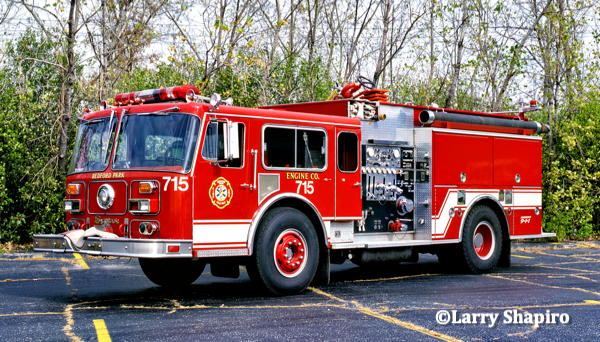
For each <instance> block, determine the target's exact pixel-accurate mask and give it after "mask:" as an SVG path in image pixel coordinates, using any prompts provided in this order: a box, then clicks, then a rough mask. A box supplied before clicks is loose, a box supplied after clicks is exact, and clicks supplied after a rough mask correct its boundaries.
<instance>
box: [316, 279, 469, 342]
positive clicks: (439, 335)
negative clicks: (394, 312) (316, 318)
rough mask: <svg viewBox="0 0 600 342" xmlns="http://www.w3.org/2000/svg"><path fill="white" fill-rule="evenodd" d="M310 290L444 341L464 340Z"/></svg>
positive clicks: (348, 307) (367, 313) (356, 303)
mask: <svg viewBox="0 0 600 342" xmlns="http://www.w3.org/2000/svg"><path fill="white" fill-rule="evenodd" d="M308 290H310V291H312V292H314V293H316V294H320V295H322V296H325V297H328V298H330V299H333V300H335V301H338V302H341V303H344V304H345V305H344V308H345V309H348V310H352V311H359V312H362V313H363V314H365V315H369V316H372V317H375V318H379V319H382V320H384V321H386V322H389V323H393V324H396V325H399V326H401V327H404V328H406V329H410V330H413V331H417V332H420V333H422V334H425V335H429V336H431V337H435V338H437V339H440V340H443V341H452V342H458V341H462V340H459V339H457V338H454V337H452V336H448V335H444V334H442V333H438V332H436V331H433V330H429V329H426V328H423V327H421V326H419V325H416V324H413V323H409V322H404V321H401V320H399V319H397V318H395V317H390V316H387V315H383V314H381V313H379V312H377V311H374V310H372V309H370V308H368V307H366V306H364V305H362V304H360V303H359V302H357V301H347V300H344V299H341V298H339V297H336V296H334V295H332V294H329V293H327V292H324V291H322V290H319V289H316V288H314V287H309V288H308Z"/></svg>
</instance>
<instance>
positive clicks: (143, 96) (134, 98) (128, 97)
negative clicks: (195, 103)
mask: <svg viewBox="0 0 600 342" xmlns="http://www.w3.org/2000/svg"><path fill="white" fill-rule="evenodd" d="M199 93H200V91H199V90H198V88H197V87H195V86H192V85H182V86H177V87H169V88H160V89H149V90H142V91H136V92H133V93H125V94H118V95H116V96H115V103H116V104H117V105H118V106H126V105H130V104H143V103H155V102H163V101H171V100H186V101H188V102H190V101H192V100H193V99H194V96H195V95H196V94H199Z"/></svg>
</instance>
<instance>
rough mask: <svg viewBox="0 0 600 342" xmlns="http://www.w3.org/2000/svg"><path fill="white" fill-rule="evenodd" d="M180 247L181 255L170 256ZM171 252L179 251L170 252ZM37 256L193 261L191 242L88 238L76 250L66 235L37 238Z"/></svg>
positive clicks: (36, 236) (40, 236)
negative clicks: (84, 255) (61, 255)
mask: <svg viewBox="0 0 600 342" xmlns="http://www.w3.org/2000/svg"><path fill="white" fill-rule="evenodd" d="M170 246H179V252H169V247H170ZM171 249H172V250H174V249H176V248H173V247H172V248H171ZM33 250H34V251H36V252H55V253H65V252H67V253H81V254H90V255H99V256H117V257H130V258H191V257H192V240H144V239H127V238H101V237H88V238H86V239H85V242H84V244H83V246H82V247H81V248H77V247H76V246H73V244H72V242H71V240H70V239H68V238H67V237H65V236H64V235H34V236H33Z"/></svg>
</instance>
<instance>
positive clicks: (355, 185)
mask: <svg viewBox="0 0 600 342" xmlns="http://www.w3.org/2000/svg"><path fill="white" fill-rule="evenodd" d="M352 186H353V187H355V188H358V187H359V186H360V182H356V183H355V184H352Z"/></svg>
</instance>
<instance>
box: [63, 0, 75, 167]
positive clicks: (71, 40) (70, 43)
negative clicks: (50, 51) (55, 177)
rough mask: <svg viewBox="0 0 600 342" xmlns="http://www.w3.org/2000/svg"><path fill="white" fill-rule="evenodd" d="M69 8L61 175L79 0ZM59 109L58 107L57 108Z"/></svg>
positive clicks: (65, 150) (65, 151)
mask: <svg viewBox="0 0 600 342" xmlns="http://www.w3.org/2000/svg"><path fill="white" fill-rule="evenodd" d="M70 3H71V6H70V9H69V21H68V22H67V24H68V28H69V30H68V36H67V56H66V57H67V68H66V69H67V71H66V73H65V79H64V81H63V89H64V93H63V94H64V95H63V101H62V102H63V103H62V110H61V113H60V114H61V120H60V137H59V153H58V169H59V172H60V173H61V174H62V175H66V173H67V168H66V166H67V145H68V139H69V137H68V132H69V123H70V121H71V97H72V96H73V85H74V84H75V51H74V50H75V35H76V34H77V26H78V21H79V15H78V13H79V10H78V6H79V0H71V1H70ZM59 110H60V109H59Z"/></svg>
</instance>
